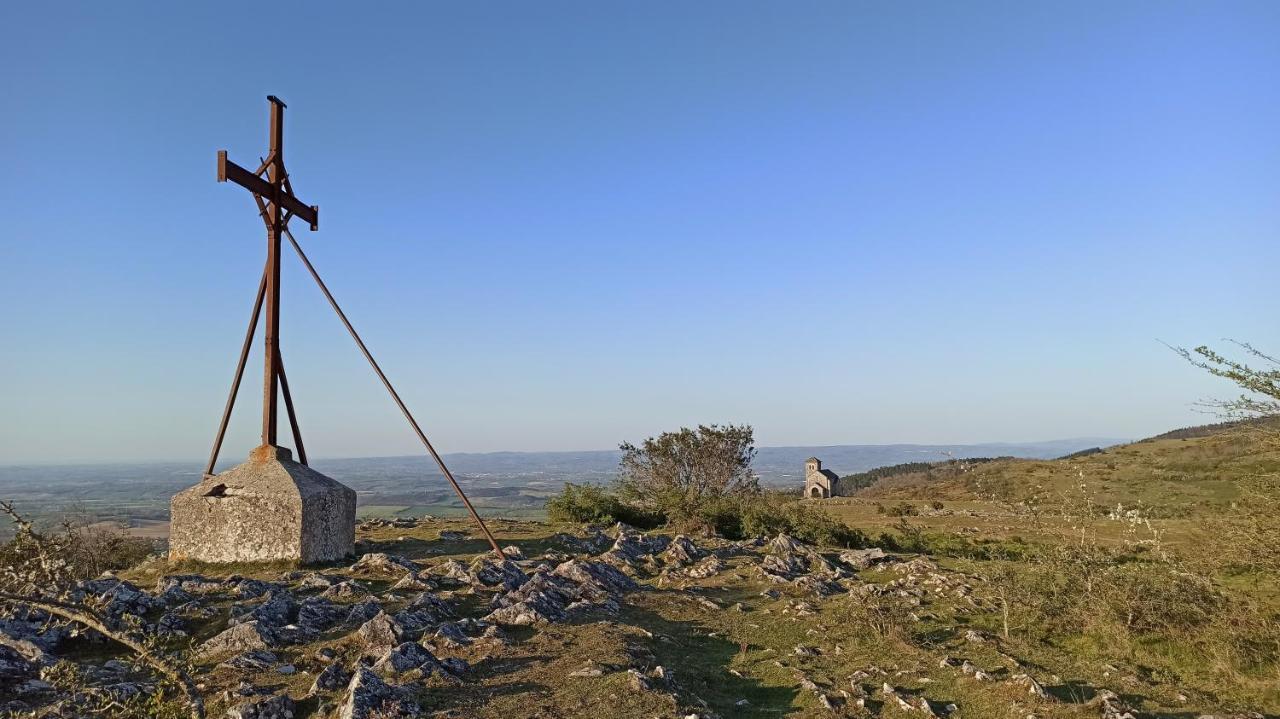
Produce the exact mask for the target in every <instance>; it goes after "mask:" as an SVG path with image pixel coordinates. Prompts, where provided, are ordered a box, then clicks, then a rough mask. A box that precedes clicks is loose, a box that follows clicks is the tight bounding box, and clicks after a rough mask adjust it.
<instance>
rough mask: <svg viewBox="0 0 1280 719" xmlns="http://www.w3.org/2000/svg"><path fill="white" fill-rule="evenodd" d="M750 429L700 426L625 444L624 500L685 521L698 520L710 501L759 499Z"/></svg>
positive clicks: (621, 487)
mask: <svg viewBox="0 0 1280 719" xmlns="http://www.w3.org/2000/svg"><path fill="white" fill-rule="evenodd" d="M754 442H755V440H754V438H753V431H752V429H751V427H750V426H749V425H742V426H736V425H726V426H723V427H722V426H719V425H714V424H713V425H710V426H708V425H700V426H699V427H698V428H697V429H689V428H687V427H681V428H680V429H679V430H678V431H675V432H663V433H662V434H660V435H658V436H657V437H650V438H648V439H646V440H644V442H642V443H641V444H640V446H638V447H637V446H635V445H633V444H631V443H629V442H624V443H623V444H622V446H621V449H622V460H621V462H620V474H619V477H618V491H619V494H620V496H621V497H622V498H624V499H626V500H628V501H631V502H634V503H636V504H638V505H641V506H644V507H648V508H651V509H654V510H657V511H660V512H662V513H664V514H666V515H668V516H669V517H675V518H677V519H679V520H681V521H688V520H693V519H695V518H696V517H697V516H698V515H699V513H700V512H701V511H703V510H705V509H706V502H708V501H715V500H719V499H720V498H722V497H738V496H745V495H753V494H758V493H759V491H760V486H759V483H758V480H757V479H756V476H755V475H754V474H753V473H752V471H751V460H752V459H753V458H754V457H755V454H756V450H755V446H754Z"/></svg>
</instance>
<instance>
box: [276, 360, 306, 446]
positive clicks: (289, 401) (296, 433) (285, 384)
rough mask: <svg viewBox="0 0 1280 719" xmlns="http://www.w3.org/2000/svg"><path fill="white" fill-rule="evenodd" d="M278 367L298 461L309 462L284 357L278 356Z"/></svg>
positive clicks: (281, 389)
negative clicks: (285, 371) (285, 369)
mask: <svg viewBox="0 0 1280 719" xmlns="http://www.w3.org/2000/svg"><path fill="white" fill-rule="evenodd" d="M276 369H277V370H279V371H280V391H281V392H282V393H283V394H284V408H285V410H286V412H287V413H288V415H289V426H290V427H291V428H293V446H294V448H295V449H297V450H298V461H299V462H301V463H303V464H307V448H306V447H303V446H302V430H301V429H300V428H299V427H298V415H297V414H295V413H294V411H293V395H292V394H290V393H289V377H288V375H286V374H285V373H284V358H283V357H276Z"/></svg>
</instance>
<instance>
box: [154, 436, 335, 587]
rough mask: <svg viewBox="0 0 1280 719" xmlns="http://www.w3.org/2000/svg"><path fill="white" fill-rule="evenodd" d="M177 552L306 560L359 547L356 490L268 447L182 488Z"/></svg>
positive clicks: (175, 512)
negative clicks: (224, 469)
mask: <svg viewBox="0 0 1280 719" xmlns="http://www.w3.org/2000/svg"><path fill="white" fill-rule="evenodd" d="M171 510H172V511H171V515H172V520H171V525H170V535H169V558H170V559H195V560H200V561H205V562H224V563H225V562H263V561H272V560H290V561H297V562H303V563H310V562H327V561H334V560H338V559H342V558H344V557H347V556H350V555H351V554H352V553H353V548H354V542H355V512H356V493H355V492H354V491H352V490H351V489H350V488H349V487H346V486H344V485H342V484H340V483H338V482H336V481H334V480H332V479H330V478H329V477H326V476H324V475H323V474H320V473H319V472H317V471H315V470H314V469H311V468H310V467H307V466H305V465H302V464H299V463H297V462H295V461H293V455H292V453H291V452H290V451H289V450H287V449H284V448H281V447H272V446H265V445H264V446H262V447H258V448H257V449H255V450H254V451H253V452H252V453H251V454H250V455H249V461H247V462H245V463H244V464H241V465H238V466H236V467H233V468H232V469H229V470H227V471H225V472H222V473H221V474H218V475H216V476H213V477H210V478H208V479H205V480H204V481H202V482H201V483H200V484H197V485H196V486H194V487H190V488H188V489H185V490H183V491H181V492H179V493H178V494H176V495H174V497H173V501H172V504H171Z"/></svg>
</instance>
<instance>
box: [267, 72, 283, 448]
mask: <svg viewBox="0 0 1280 719" xmlns="http://www.w3.org/2000/svg"><path fill="white" fill-rule="evenodd" d="M267 99H268V100H270V101H271V150H270V152H271V154H269V155H267V162H269V163H270V165H268V167H267V183H268V184H270V185H271V192H272V195H271V197H269V198H266V199H268V204H267V216H266V217H265V218H264V219H265V220H266V223H267V297H266V303H267V327H266V351H265V352H264V353H263V354H264V355H265V360H264V363H265V366H264V367H263V381H262V443H263V444H264V445H270V446H274V445H275V444H276V414H277V412H276V396H277V394H279V391H278V390H279V385H280V369H279V366H278V362H279V357H280V235H281V234H282V231H283V222H282V220H283V212H282V210H281V208H280V195H281V194H282V193H281V184H282V183H283V182H284V107H285V106H284V103H283V102H281V101H280V99H279V98H277V97H276V96H274V95H271V96H269V97H267Z"/></svg>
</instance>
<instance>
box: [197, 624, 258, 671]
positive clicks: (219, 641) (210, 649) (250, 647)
mask: <svg viewBox="0 0 1280 719" xmlns="http://www.w3.org/2000/svg"><path fill="white" fill-rule="evenodd" d="M277 643H278V639H277V637H276V635H275V633H274V632H272V631H271V630H270V629H269V628H267V627H265V626H263V625H261V624H260V623H258V622H257V621H256V620H255V621H250V622H245V623H243V624H237V625H235V626H233V627H230V628H229V629H227V630H225V631H223V632H222V633H220V634H217V635H214V636H213V637H211V638H209V640H208V641H206V642H205V643H204V644H201V645H200V646H199V647H197V648H196V652H195V655H196V659H197V661H208V660H211V659H216V658H218V657H221V656H226V655H228V654H239V653H242V652H248V651H254V650H262V649H270V648H271V647H273V646H275V645H276V644H277Z"/></svg>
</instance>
